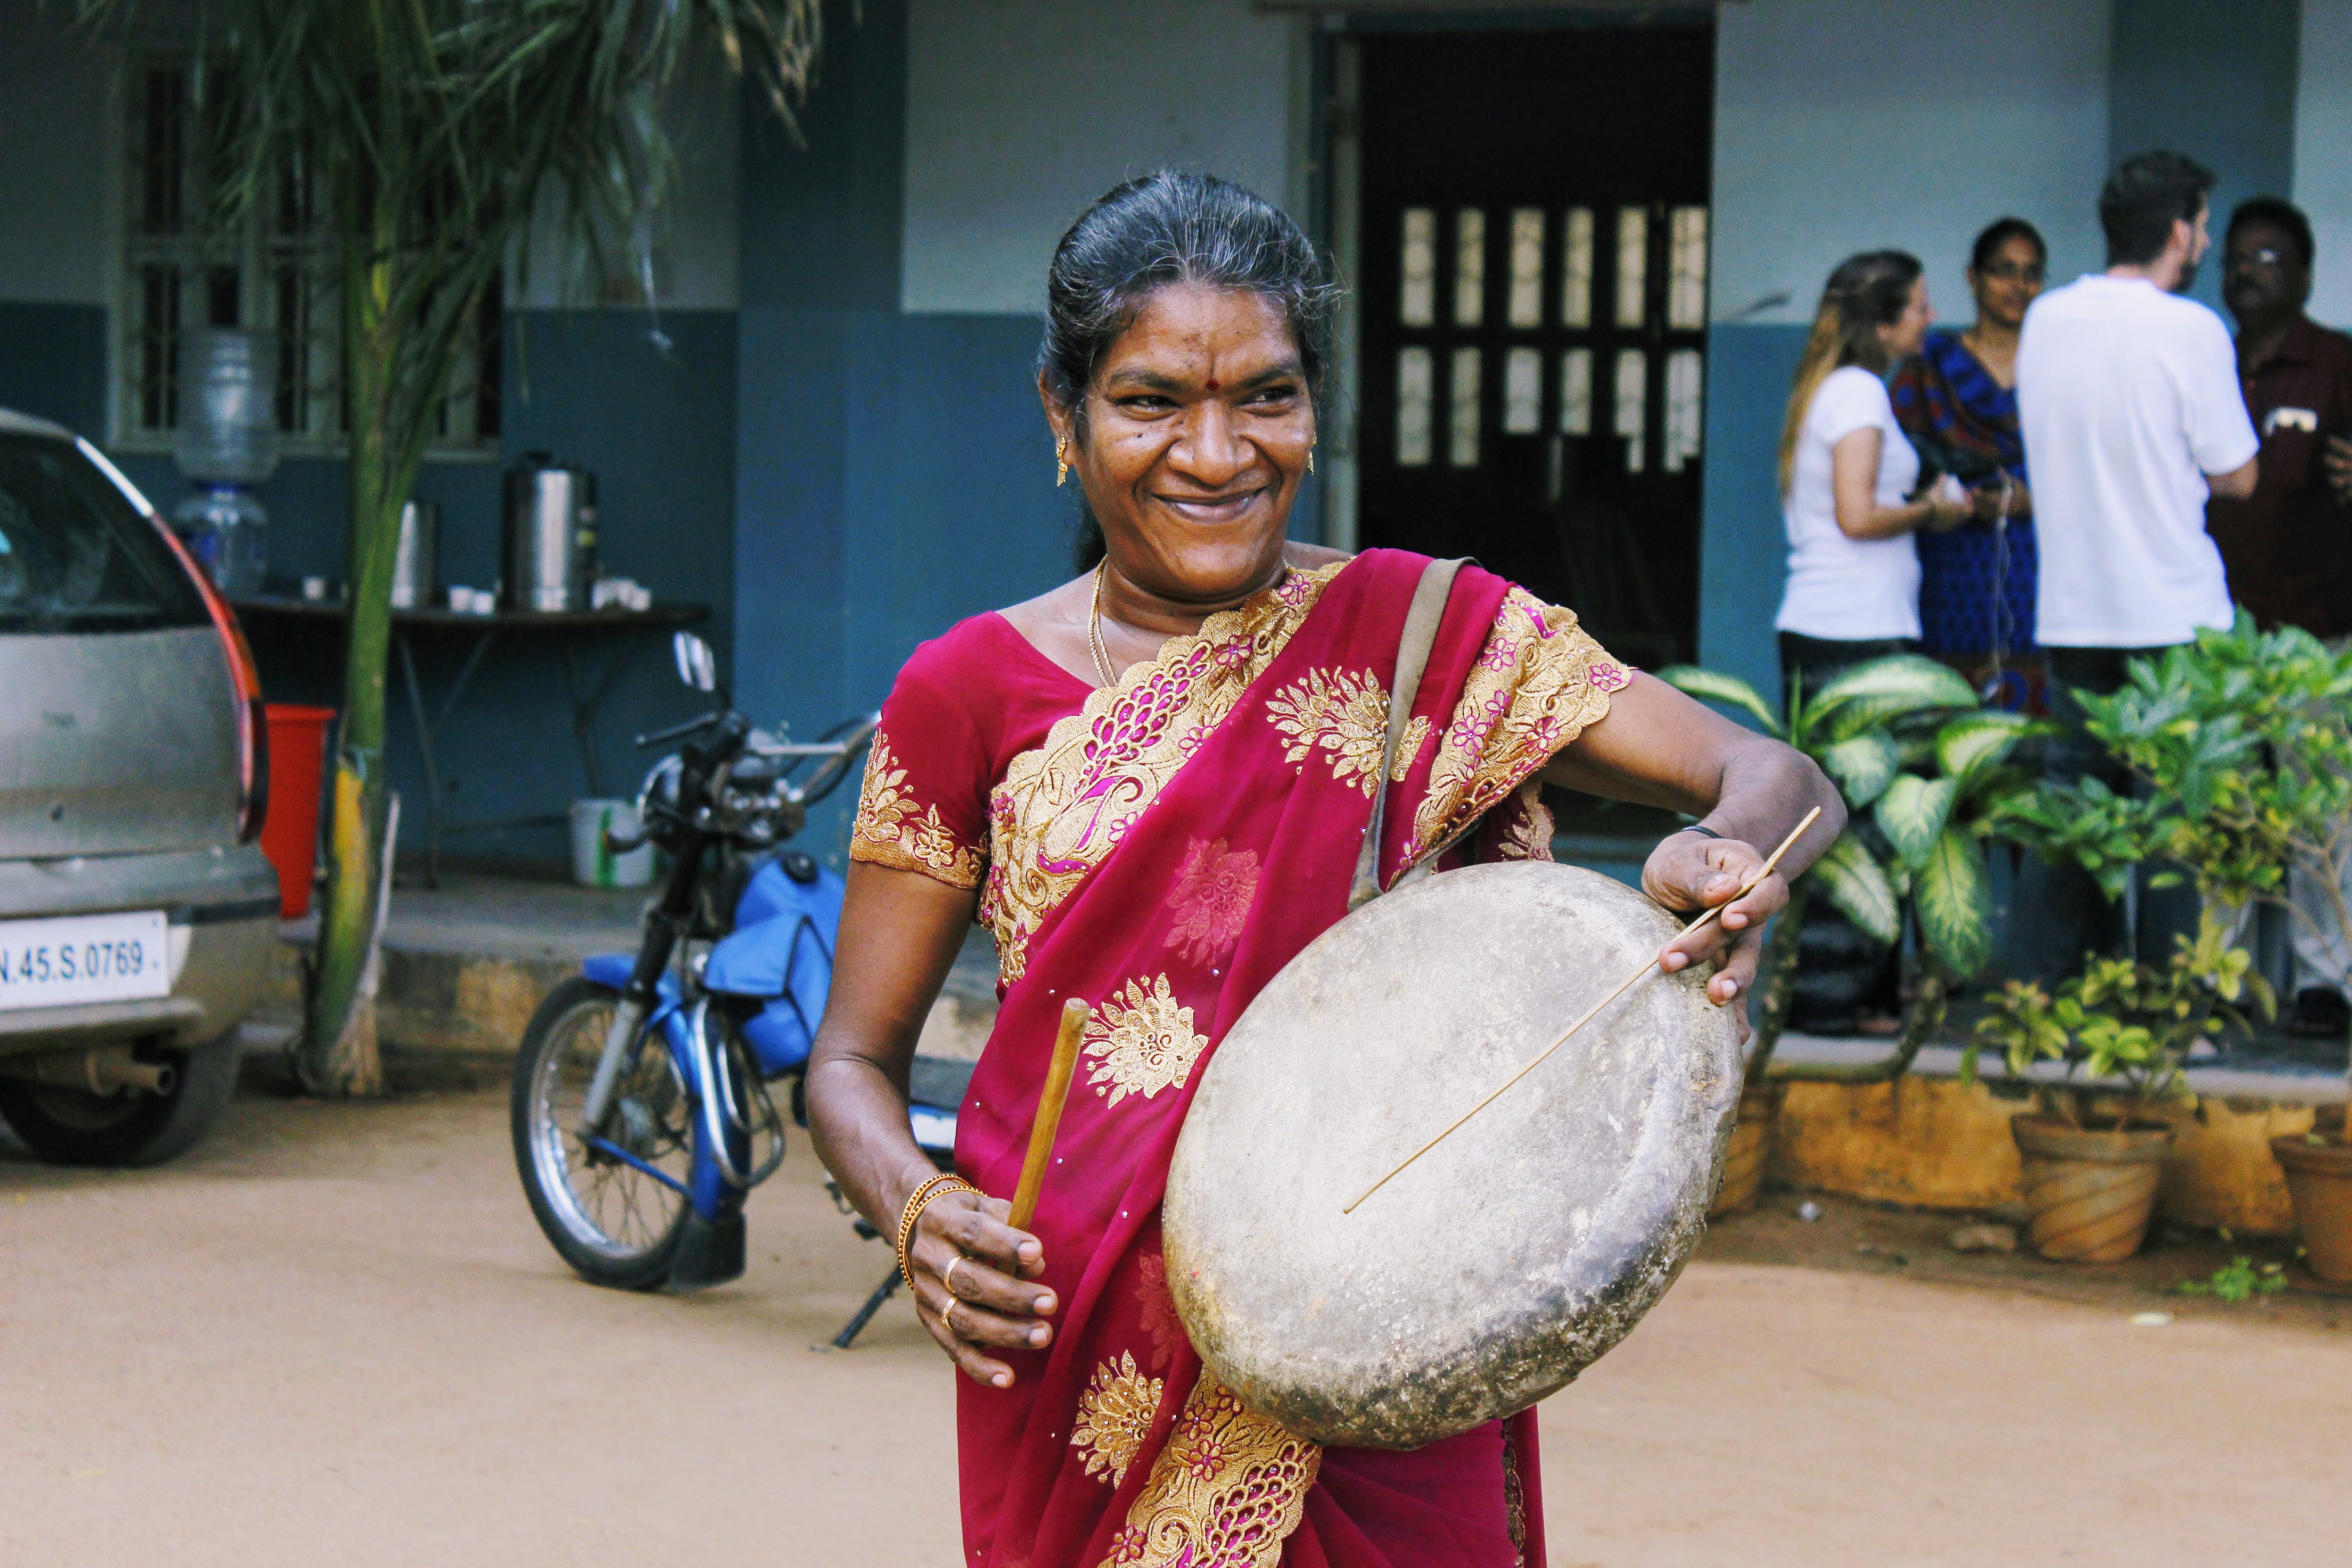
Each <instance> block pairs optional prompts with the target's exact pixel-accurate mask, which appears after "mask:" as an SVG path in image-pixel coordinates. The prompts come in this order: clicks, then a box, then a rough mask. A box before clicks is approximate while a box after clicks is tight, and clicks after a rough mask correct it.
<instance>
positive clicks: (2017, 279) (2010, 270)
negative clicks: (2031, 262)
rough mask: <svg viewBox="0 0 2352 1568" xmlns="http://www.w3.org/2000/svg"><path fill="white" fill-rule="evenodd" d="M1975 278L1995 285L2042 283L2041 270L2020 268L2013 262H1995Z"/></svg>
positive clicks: (2037, 268)
mask: <svg viewBox="0 0 2352 1568" xmlns="http://www.w3.org/2000/svg"><path fill="white" fill-rule="evenodd" d="M1977 276H1978V277H1979V278H1990V279H1992V280H1993V281H1994V282H1996V283H2039V282H2041V281H2042V268H2039V267H2021V266H2019V265H2018V264H2017V263H2016V262H2014V261H1996V262H1994V263H1993V264H1992V265H1991V266H1990V267H1988V268H1985V269H1984V270H1983V271H1981V272H1979V273H1978V274H1977Z"/></svg>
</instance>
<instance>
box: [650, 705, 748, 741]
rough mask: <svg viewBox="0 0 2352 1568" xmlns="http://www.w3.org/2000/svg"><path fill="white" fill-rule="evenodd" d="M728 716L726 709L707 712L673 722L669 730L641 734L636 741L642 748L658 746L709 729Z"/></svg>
mask: <svg viewBox="0 0 2352 1568" xmlns="http://www.w3.org/2000/svg"><path fill="white" fill-rule="evenodd" d="M726 716H727V715H726V712H725V710H719V711H716V712H710V713H705V714H704V715H702V717H700V718H699V719H688V720H687V721H685V722H684V723H680V724H672V725H671V726H670V727H669V728H668V729H667V730H656V731H653V732H652V733H651V734H649V735H639V736H638V737H637V742H636V743H637V745H638V746H639V747H640V748H643V747H646V746H658V745H660V744H661V743H662V742H665V741H675V740H677V738H678V737H679V736H681V735H691V734H693V733H694V732H695V731H697V730H703V729H708V728H709V727H710V726H711V725H713V724H716V723H717V722H719V720H721V719H724V718H725V717H726Z"/></svg>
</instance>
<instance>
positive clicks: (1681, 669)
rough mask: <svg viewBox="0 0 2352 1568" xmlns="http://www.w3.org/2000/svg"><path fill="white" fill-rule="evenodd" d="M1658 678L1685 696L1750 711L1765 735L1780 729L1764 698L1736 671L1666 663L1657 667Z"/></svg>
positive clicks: (1774, 733) (1778, 733) (1775, 732)
mask: <svg viewBox="0 0 2352 1568" xmlns="http://www.w3.org/2000/svg"><path fill="white" fill-rule="evenodd" d="M1658 679H1660V680H1663V681H1664V682H1665V683H1666V684H1667V685H1669V686H1671V687H1673V688H1674V689H1675V690H1677V691H1679V692H1681V693H1683V694H1684V695H1685V696H1686V697H1696V698H1697V699H1698V700H1700V701H1702V702H1720V703H1723V704H1724V705H1725V706H1727V707H1730V708H1738V709H1740V710H1744V711H1746V712H1748V713H1749V714H1751V715H1753V716H1754V718H1755V720H1756V721H1757V722H1758V723H1759V724H1761V725H1762V726H1763V727H1764V732H1765V733H1766V734H1768V735H1774V736H1778V735H1780V733H1781V730H1780V720H1779V719H1778V718H1777V717H1775V716H1774V714H1773V712H1772V710H1771V709H1769V708H1768V707H1766V706H1765V705H1764V699H1762V698H1761V697H1759V696H1758V695H1757V694H1756V689H1755V688H1754V687H1752V686H1750V685H1748V682H1746V681H1744V680H1742V679H1739V678H1738V676H1736V675H1725V674H1722V673H1721V672H1719V671H1717V670H1712V669H1701V668H1699V667H1698V666H1696V665H1695V664H1670V665H1668V666H1666V668H1664V669H1662V670H1660V671H1658Z"/></svg>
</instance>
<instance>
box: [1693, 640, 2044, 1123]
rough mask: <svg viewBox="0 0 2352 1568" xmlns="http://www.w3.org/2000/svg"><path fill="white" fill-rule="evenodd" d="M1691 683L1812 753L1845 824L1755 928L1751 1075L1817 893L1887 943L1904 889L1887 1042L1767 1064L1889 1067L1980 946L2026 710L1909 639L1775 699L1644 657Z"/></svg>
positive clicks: (1858, 1079) (1765, 1054) (1936, 1020)
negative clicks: (1914, 971)
mask: <svg viewBox="0 0 2352 1568" xmlns="http://www.w3.org/2000/svg"><path fill="white" fill-rule="evenodd" d="M1658 674H1659V678H1660V679H1664V680H1665V681H1668V682H1670V683H1671V684H1673V685H1674V686H1675V687H1677V688H1679V689H1681V690H1683V691H1685V692H1687V693H1689V694H1690V695H1691V696H1693V697H1696V698H1700V699H1702V700H1707V701H1712V702H1719V703H1722V704H1725V705H1726V706H1728V707H1731V708H1735V709H1738V710H1740V711H1742V712H1744V713H1746V714H1747V715H1748V716H1749V717H1750V718H1752V719H1754V720H1755V721H1756V722H1757V723H1758V725H1759V727H1761V728H1762V729H1763V730H1764V731H1766V732H1767V733H1769V734H1771V735H1773V736H1776V737H1778V738H1779V739H1780V740H1783V741H1786V742H1788V743H1789V744H1790V745H1792V746H1794V747H1796V748H1797V749H1798V750H1799V751H1801V752H1804V753H1805V754H1806V755H1807V756H1809V757H1811V758H1812V759H1813V761H1814V762H1816V763H1820V764H1821V767H1822V772H1824V773H1828V774H1829V776H1830V778H1831V779H1832V781H1833V782H1834V783H1835V784H1837V786H1838V790H1839V792H1840V793H1841V794H1842V795H1844V797H1845V803H1846V808H1847V813H1848V816H1849V819H1850V826H1848V828H1847V830H1846V832H1845V833H1844V834H1843V835H1842V836H1841V837H1839V839H1838V841H1837V842H1836V843H1835V844H1833V845H1832V846H1831V847H1830V848H1829V851H1828V853H1826V854H1824V855H1823V856H1822V858H1820V859H1819V860H1816V861H1815V862H1814V863H1813V865H1812V867H1811V868H1810V869H1809V870H1807V871H1806V872H1805V874H1804V875H1803V876H1801V877H1800V878H1799V879H1797V881H1796V883H1795V885H1794V886H1792V887H1791V888H1790V889H1789V905H1788V908H1787V909H1785V910H1782V911H1781V913H1780V918H1779V919H1778V920H1777V921H1775V922H1774V924H1773V929H1772V931H1771V934H1770V936H1769V938H1768V939H1767V941H1766V943H1765V949H1764V961H1763V986H1762V990H1763V995H1762V1005H1761V1008H1760V1014H1761V1016H1759V1018H1758V1020H1757V1026H1756V1045H1755V1047H1754V1049H1753V1051H1752V1053H1751V1055H1750V1058H1749V1062H1748V1076H1749V1079H1750V1081H1751V1082H1757V1081H1761V1080H1762V1079H1763V1076H1764V1074H1765V1072H1766V1070H1767V1068H1769V1066H1770V1063H1771V1058H1772V1053H1773V1049H1774V1047H1776V1046H1777V1045H1778V1044H1779V1043H1780V1035H1781V1033H1782V1032H1783V1031H1784V1030H1785V1029H1786V1028H1787V1026H1788V1020H1789V1007H1790V1001H1791V1000H1792V999H1793V996H1794V980H1795V975H1796V967H1797V963H1796V960H1797V942H1798V937H1799V935H1800V933H1801V931H1803V929H1804V922H1805V911H1806V909H1807V907H1808V906H1809V904H1810V903H1811V900H1812V899H1813V898H1814V896H1815V895H1816V894H1817V893H1818V895H1819V896H1820V897H1822V898H1824V899H1826V900H1829V901H1830V903H1831V904H1832V905H1834V906H1835V907H1836V908H1837V910H1839V912H1841V913H1842V914H1843V915H1844V916H1845V917H1846V919H1847V920H1849V921H1853V924H1854V925H1855V926H1856V927H1857V928H1859V929H1860V930H1861V931H1863V932H1864V933H1865V934H1866V935H1868V936H1870V937H1871V938H1872V939H1874V941H1877V942H1882V943H1887V944H1892V943H1894V942H1897V941H1899V940H1900V939H1901V937H1902V934H1903V913H1904V908H1905V905H1906V901H1907V902H1908V904H1909V906H1910V908H1911V910H1912V911H1913V914H1914V918H1915V919H1916V921H1917V925H1918V931H1919V937H1920V942H1921V946H1922V948H1923V949H1924V952H1925V956H1926V958H1927V963H1926V964H1925V966H1924V971H1925V972H1924V973H1923V974H1922V976H1921V981H1920V985H1919V991H1918V994H1917V997H1916V1000H1915V1001H1914V1002H1913V1004H1912V1005H1911V1007H1910V1009H1909V1010H1908V1013H1907V1015H1906V1018H1905V1020H1904V1028H1903V1033H1902V1036H1901V1037H1900V1039H1899V1040H1898V1041H1897V1043H1896V1045H1895V1049H1894V1051H1893V1053H1892V1054H1891V1055H1889V1056H1887V1057H1886V1058H1884V1059H1882V1060H1879V1061H1876V1062H1869V1063H1863V1064H1859V1065H1854V1066H1814V1067H1807V1068H1801V1069H1790V1068H1787V1067H1785V1066H1783V1067H1780V1068H1774V1069H1772V1074H1773V1076H1774V1077H1778V1078H1804V1079H1817V1080H1829V1081H1835V1082H1846V1083H1874V1082H1882V1081H1885V1079H1893V1078H1896V1077H1899V1076H1901V1074H1902V1073H1903V1072H1905V1071H1906V1069H1908V1068H1909V1067H1910V1065H1911V1063H1912V1061H1913V1060H1914V1059H1915V1058H1916V1057H1917V1055H1918V1053H1919V1048H1920V1047H1921V1046H1922V1045H1924V1044H1925V1043H1926V1042H1927V1038H1928V1037H1929V1036H1930V1035H1932V1034H1933V1033H1934V1032H1935V1030H1936V1028H1937V1026H1938V1025H1939V1024H1940V1023H1941V1022H1942V1021H1943V1016H1944V1004H1945V998H1946V995H1947V993H1948V990H1949V988H1950V984H1951V983H1952V982H1953V981H1956V980H1966V979H1968V978H1969V976H1971V975H1973V974H1975V973H1977V972H1978V971H1979V969H1981V968H1982V967H1983V966H1984V963H1985V961H1986V959H1987V958H1989V957H1990V955H1991V952H1992V895H1991V882H1990V875H1989V871H1988V868H1987V864H1986V851H1987V840H1988V838H1989V837H1990V836H1991V834H1992V832H1993V828H1994V824H1995V822H1996V821H1997V820H1998V819H1999V817H2000V815H2001V814H2002V812H2003V811H2004V810H2005V809H2006V808H2007V806H2008V805H2009V803H2010V802H2011V801H2012V800H2014V799H2015V798H2016V797H2017V796H2018V795H2020V794H2021V793H2022V792H2023V791H2024V790H2025V789H2026V788H2028V787H2029V785H2028V780H2027V778H2026V776H2025V774H2024V773H2022V772H2021V770H2020V769H2018V768H2016V767H2015V766H2013V765H2011V754H2012V752H2014V751H2015V749H2016V747H2017V745H2018V743H2019V742H2021V741H2022V740H2023V739H2024V738H2025V737H2026V736H2027V735H2028V734H2030V733H2032V732H2033V731H2034V730H2035V728H2036V727H2035V725H2034V724H2033V723H2032V721H2029V720H2027V719H2025V718H2023V717H2022V716H2021V715H2019V714H2015V713H2002V712H1994V711H1989V710H1982V709H1979V707H1978V705H1977V698H1976V693H1975V692H1973V691H1971V690H1970V689H1969V685H1968V682H1966V681H1965V680H1963V679H1960V677H1959V676H1958V674H1956V673H1954V672H1953V671H1952V669H1951V668H1948V666H1945V665H1941V664H1938V663H1937V662H1936V661H1935V660H1933V659H1930V658H1920V657H1919V656H1917V655H1914V654H1898V655H1895V656H1894V657H1892V658H1880V659H1874V660H1872V661H1871V662H1869V663H1867V664H1863V665H1857V666H1856V667H1854V668H1852V669H1849V670H1846V671H1844V672H1843V674H1841V675H1839V676H1837V677H1836V678H1835V679H1832V680H1830V681H1827V682H1825V683H1824V684H1823V685H1822V687H1821V688H1820V689H1818V690H1815V691H1813V692H1811V693H1807V692H1805V691H1804V690H1803V689H1801V686H1800V685H1799V684H1798V683H1796V682H1794V681H1792V682H1790V691H1789V701H1788V708H1787V711H1786V714H1785V715H1782V714H1776V713H1774V712H1773V711H1772V710H1771V708H1770V707H1769V706H1768V705H1767V704H1766V703H1765V701H1764V700H1763V698H1762V697H1760V696H1759V695H1758V694H1757V691H1756V689H1755V688H1754V687H1752V686H1750V685H1748V683H1747V682H1746V681H1744V680H1741V679H1738V678H1737V677H1736V676H1729V675H1724V674H1721V673H1718V672H1717V671H1714V670H1708V669H1700V668H1696V667H1694V666H1690V665H1676V666H1674V667H1673V668H1667V669H1663V670H1660V671H1659V672H1658Z"/></svg>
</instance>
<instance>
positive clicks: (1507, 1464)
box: [1503, 1421, 1528, 1568]
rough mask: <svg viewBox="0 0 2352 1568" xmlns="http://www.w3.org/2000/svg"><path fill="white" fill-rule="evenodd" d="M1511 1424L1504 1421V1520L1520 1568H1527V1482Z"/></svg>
mask: <svg viewBox="0 0 2352 1568" xmlns="http://www.w3.org/2000/svg"><path fill="white" fill-rule="evenodd" d="M1511 1426H1512V1423H1510V1422H1508V1421H1506V1422H1504V1423H1503V1522H1504V1524H1505V1525H1507V1527H1508V1528H1509V1530H1510V1532H1511V1550H1512V1551H1514V1552H1517V1553H1518V1554H1519V1565H1520V1568H1527V1561H1528V1493H1527V1484H1526V1483H1525V1482H1524V1481H1522V1480H1521V1479H1519V1446H1518V1444H1517V1442H1515V1441H1514V1440H1513V1439H1512V1436H1511Z"/></svg>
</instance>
